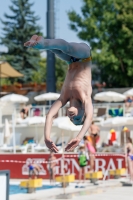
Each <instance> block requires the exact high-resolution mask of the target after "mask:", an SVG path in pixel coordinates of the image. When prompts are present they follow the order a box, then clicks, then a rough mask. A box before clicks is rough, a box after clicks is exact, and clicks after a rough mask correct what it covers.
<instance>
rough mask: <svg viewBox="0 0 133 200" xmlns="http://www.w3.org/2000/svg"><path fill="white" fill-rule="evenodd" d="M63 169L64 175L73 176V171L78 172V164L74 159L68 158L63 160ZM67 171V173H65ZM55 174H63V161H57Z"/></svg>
mask: <svg viewBox="0 0 133 200" xmlns="http://www.w3.org/2000/svg"><path fill="white" fill-rule="evenodd" d="M70 164H71V166H72V168H70ZM64 169H65V172H66V174H70V173H72V174H74V173H75V169H76V170H77V171H79V164H78V163H77V161H76V160H75V159H74V158H70V159H66V158H65V159H64ZM66 170H68V171H66ZM56 174H59V175H61V174H63V160H62V159H60V160H58V162H57V165H56Z"/></svg>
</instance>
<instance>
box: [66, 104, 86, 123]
mask: <svg viewBox="0 0 133 200" xmlns="http://www.w3.org/2000/svg"><path fill="white" fill-rule="evenodd" d="M67 115H68V117H69V118H70V120H71V121H72V122H73V124H75V125H82V124H83V123H84V120H85V110H84V109H83V108H81V107H75V106H71V107H70V108H68V110H67Z"/></svg>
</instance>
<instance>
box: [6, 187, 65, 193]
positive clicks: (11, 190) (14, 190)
mask: <svg viewBox="0 0 133 200" xmlns="http://www.w3.org/2000/svg"><path fill="white" fill-rule="evenodd" d="M60 187H61V186H60V185H43V186H42V187H40V188H37V189H36V190H45V189H52V188H60ZM9 193H10V195H11V194H19V193H27V189H25V188H20V187H19V185H10V187H9Z"/></svg>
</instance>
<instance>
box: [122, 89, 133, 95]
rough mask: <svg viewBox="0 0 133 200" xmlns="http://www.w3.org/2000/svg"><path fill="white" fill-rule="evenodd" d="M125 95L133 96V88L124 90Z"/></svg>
mask: <svg viewBox="0 0 133 200" xmlns="http://www.w3.org/2000/svg"><path fill="white" fill-rule="evenodd" d="M123 95H125V96H126V97H128V96H133V88H132V89H130V90H127V91H126V92H124V93H123Z"/></svg>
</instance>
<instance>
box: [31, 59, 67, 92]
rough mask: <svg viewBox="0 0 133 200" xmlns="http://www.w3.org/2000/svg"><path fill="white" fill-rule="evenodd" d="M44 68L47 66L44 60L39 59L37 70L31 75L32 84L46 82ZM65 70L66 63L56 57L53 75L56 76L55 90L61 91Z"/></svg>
mask: <svg viewBox="0 0 133 200" xmlns="http://www.w3.org/2000/svg"><path fill="white" fill-rule="evenodd" d="M46 66H47V63H46V58H41V60H40V62H39V67H38V70H37V71H34V73H33V75H32V81H33V82H36V83H42V82H46V76H47V71H46ZM67 69H68V65H67V63H66V62H64V61H63V60H60V59H59V58H57V57H56V63H55V75H56V87H57V90H60V89H61V86H62V84H63V82H64V79H65V75H66V72H67Z"/></svg>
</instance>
